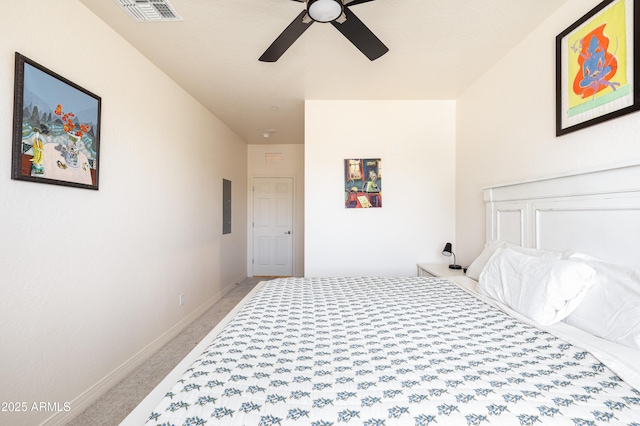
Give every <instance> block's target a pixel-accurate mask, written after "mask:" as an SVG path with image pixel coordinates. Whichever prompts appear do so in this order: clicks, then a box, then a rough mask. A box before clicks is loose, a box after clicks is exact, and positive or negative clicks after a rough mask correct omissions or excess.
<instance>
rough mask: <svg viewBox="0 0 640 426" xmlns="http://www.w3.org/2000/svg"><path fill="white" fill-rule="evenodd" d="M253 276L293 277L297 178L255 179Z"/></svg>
mask: <svg viewBox="0 0 640 426" xmlns="http://www.w3.org/2000/svg"><path fill="white" fill-rule="evenodd" d="M252 223H253V228H252V229H253V257H252V259H253V261H252V262H253V276H272V277H273V276H278V277H289V276H292V275H293V178H290V177H264V178H263V177H260V178H254V179H253V221H252Z"/></svg>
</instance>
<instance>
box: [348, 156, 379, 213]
mask: <svg viewBox="0 0 640 426" xmlns="http://www.w3.org/2000/svg"><path fill="white" fill-rule="evenodd" d="M344 206H345V208H347V209H366V208H379V207H382V162H381V161H380V159H379V158H350V159H346V160H344Z"/></svg>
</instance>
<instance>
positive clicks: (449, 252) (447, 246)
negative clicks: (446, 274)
mask: <svg viewBox="0 0 640 426" xmlns="http://www.w3.org/2000/svg"><path fill="white" fill-rule="evenodd" d="M442 255H443V256H447V257H449V256H451V255H453V265H449V269H462V266H460V265H456V255H455V253H454V252H453V251H452V250H451V243H447V244H445V245H444V249H443V250H442Z"/></svg>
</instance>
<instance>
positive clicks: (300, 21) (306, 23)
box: [259, 10, 314, 62]
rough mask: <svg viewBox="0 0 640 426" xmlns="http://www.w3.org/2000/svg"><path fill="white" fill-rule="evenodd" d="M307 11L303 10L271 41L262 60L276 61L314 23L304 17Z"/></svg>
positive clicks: (261, 57)
mask: <svg viewBox="0 0 640 426" xmlns="http://www.w3.org/2000/svg"><path fill="white" fill-rule="evenodd" d="M306 15H307V11H306V10H303V11H302V13H300V15H298V16H297V17H296V19H294V20H293V22H291V23H290V24H289V26H288V27H287V28H285V30H284V31H283V32H282V34H280V35H279V36H278V38H276V40H275V41H274V42H273V43H271V46H269V48H267V50H265V52H264V53H263V54H262V56H260V59H259V60H260V61H262V62H275V61H277V60H278V59H280V56H282V54H283V53H284V52H286V51H287V49H288V48H289V47H291V45H292V44H293V43H294V42H295V41H296V40H297V39H298V37H300V36H301V35H302V33H303V32H305V31H306V30H307V28H309V27H310V26H311V24H313V22H314V21H313V20H312V19H304V18H305V16H306Z"/></svg>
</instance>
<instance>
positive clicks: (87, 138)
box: [11, 52, 101, 190]
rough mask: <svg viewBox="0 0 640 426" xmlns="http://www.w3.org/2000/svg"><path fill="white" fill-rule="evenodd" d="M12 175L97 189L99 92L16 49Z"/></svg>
mask: <svg viewBox="0 0 640 426" xmlns="http://www.w3.org/2000/svg"><path fill="white" fill-rule="evenodd" d="M14 87H15V92H14V106H13V156H12V157H13V158H12V167H11V177H12V179H17V180H27V181H32V182H40V183H49V184H55V185H65V186H73V187H78V188H87V189H95V190H97V189H98V176H99V173H98V171H99V167H100V161H99V160H100V108H101V98H100V97H99V96H96V95H95V94H93V93H91V92H89V91H88V90H86V89H83V88H82V87H80V86H78V85H77V84H75V83H73V82H71V81H69V80H67V79H66V78H64V77H62V76H60V75H58V74H56V73H54V72H53V71H51V70H48V69H47V68H45V67H43V66H42V65H39V64H37V63H36V62H34V61H32V60H30V59H28V58H26V57H25V56H23V55H21V54H20V53H17V52H16V63H15V86H14Z"/></svg>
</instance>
